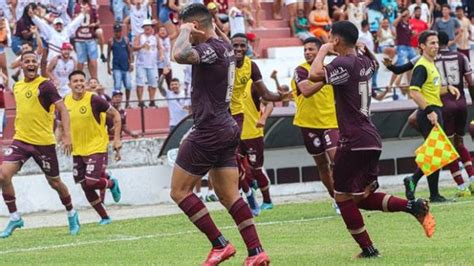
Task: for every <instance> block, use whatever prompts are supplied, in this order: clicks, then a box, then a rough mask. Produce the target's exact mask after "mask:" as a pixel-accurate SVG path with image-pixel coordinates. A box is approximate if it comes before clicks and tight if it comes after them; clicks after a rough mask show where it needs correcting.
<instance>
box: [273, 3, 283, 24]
mask: <svg viewBox="0 0 474 266" xmlns="http://www.w3.org/2000/svg"><path fill="white" fill-rule="evenodd" d="M272 11H273V19H278V20H282V19H283V17H282V16H281V0H274V1H273V6H272Z"/></svg>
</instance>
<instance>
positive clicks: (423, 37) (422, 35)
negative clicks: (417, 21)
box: [418, 30, 438, 44]
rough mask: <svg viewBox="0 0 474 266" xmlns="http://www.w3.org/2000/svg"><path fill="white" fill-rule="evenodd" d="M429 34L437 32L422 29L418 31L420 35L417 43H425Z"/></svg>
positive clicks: (433, 34) (434, 34) (432, 34)
mask: <svg viewBox="0 0 474 266" xmlns="http://www.w3.org/2000/svg"><path fill="white" fill-rule="evenodd" d="M430 36H438V33H437V32H436V31H432V30H425V31H423V32H422V33H420V36H418V44H426V41H427V40H428V38H429V37H430Z"/></svg>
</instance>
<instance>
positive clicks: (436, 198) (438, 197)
mask: <svg viewBox="0 0 474 266" xmlns="http://www.w3.org/2000/svg"><path fill="white" fill-rule="evenodd" d="M446 201H448V200H447V199H446V198H445V197H443V196H441V195H439V194H438V195H436V196H434V197H430V202H431V203H441V202H446Z"/></svg>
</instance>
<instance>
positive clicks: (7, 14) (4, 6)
mask: <svg viewBox="0 0 474 266" xmlns="http://www.w3.org/2000/svg"><path fill="white" fill-rule="evenodd" d="M10 6H11V4H10V2H9V1H0V10H1V11H2V12H3V13H2V14H3V17H4V18H6V19H7V21H8V22H12V23H13V22H14V21H13V14H12V12H11V9H10Z"/></svg>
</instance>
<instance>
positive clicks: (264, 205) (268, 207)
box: [260, 202, 273, 210]
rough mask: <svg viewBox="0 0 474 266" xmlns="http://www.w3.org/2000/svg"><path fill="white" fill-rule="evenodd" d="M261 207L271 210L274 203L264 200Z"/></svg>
mask: <svg viewBox="0 0 474 266" xmlns="http://www.w3.org/2000/svg"><path fill="white" fill-rule="evenodd" d="M260 209H262V210H271V209H273V203H271V202H270V203H267V202H264V203H262V205H261V206H260Z"/></svg>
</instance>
